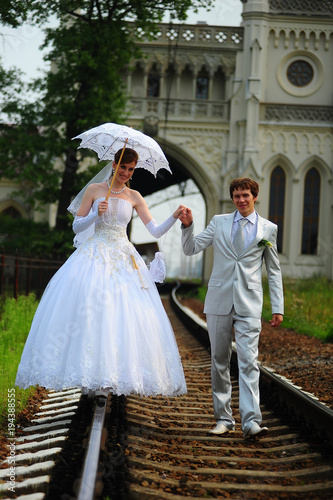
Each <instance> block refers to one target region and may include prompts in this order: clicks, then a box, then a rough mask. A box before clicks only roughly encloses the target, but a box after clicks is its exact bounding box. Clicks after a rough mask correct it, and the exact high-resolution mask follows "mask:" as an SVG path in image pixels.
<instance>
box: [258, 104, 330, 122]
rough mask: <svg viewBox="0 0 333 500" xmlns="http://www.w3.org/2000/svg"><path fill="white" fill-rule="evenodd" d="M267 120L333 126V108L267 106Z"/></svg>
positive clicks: (284, 105)
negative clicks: (322, 123)
mask: <svg viewBox="0 0 333 500" xmlns="http://www.w3.org/2000/svg"><path fill="white" fill-rule="evenodd" d="M265 120H274V121H303V122H304V121H305V122H326V123H331V124H333V106H297V105H286V104H273V105H266V106H265Z"/></svg>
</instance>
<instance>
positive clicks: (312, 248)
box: [302, 168, 320, 255]
mask: <svg viewBox="0 0 333 500" xmlns="http://www.w3.org/2000/svg"><path fill="white" fill-rule="evenodd" d="M319 201H320V175H319V172H318V170H317V169H316V168H311V169H310V170H309V171H308V173H307V174H306V177H305V183H304V204H303V232H302V254H305V255H315V254H316V253H317V245H318V228H319Z"/></svg>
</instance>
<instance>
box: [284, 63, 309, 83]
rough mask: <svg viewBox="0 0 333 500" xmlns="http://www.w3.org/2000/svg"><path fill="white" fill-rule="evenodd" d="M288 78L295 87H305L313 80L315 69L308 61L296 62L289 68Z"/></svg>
mask: <svg viewBox="0 0 333 500" xmlns="http://www.w3.org/2000/svg"><path fill="white" fill-rule="evenodd" d="M287 77H288V80H289V82H290V83H291V84H292V85H294V86H295V87H305V86H306V85H308V84H309V83H310V82H311V81H312V79H313V68H312V66H311V64H309V63H308V62H307V61H302V60H298V61H294V62H292V63H291V64H290V65H289V66H288V69H287Z"/></svg>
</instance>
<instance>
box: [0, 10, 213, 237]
mask: <svg viewBox="0 0 333 500" xmlns="http://www.w3.org/2000/svg"><path fill="white" fill-rule="evenodd" d="M6 1H7V0H6ZM8 3H9V4H11V5H12V6H13V7H15V8H19V7H20V4H21V3H22V4H23V3H24V4H25V7H24V8H23V7H22V11H21V13H22V15H21V20H22V21H23V20H25V19H28V20H29V22H31V23H32V22H33V23H37V24H38V25H40V26H44V30H45V42H44V47H47V48H48V49H49V51H48V53H47V55H46V56H45V60H46V62H49V63H50V64H51V70H50V71H49V72H48V73H47V74H46V75H45V77H44V78H40V79H38V80H36V81H35V82H34V84H33V86H32V90H33V91H34V92H35V93H37V95H38V96H39V99H37V100H36V102H33V103H28V102H24V101H23V100H22V99H21V98H19V94H20V90H22V85H23V84H22V83H20V80H19V75H16V76H15V75H14V73H6V72H4V73H2V74H0V91H1V90H2V91H4V92H5V93H6V94H7V95H6V100H5V101H4V102H3V112H4V113H6V116H7V117H8V119H7V123H2V124H1V125H0V151H1V153H0V165H1V172H0V174H1V175H3V176H5V177H8V178H15V179H17V180H18V181H20V182H21V184H22V185H23V186H24V189H25V196H26V198H27V201H28V202H29V203H30V204H31V205H33V204H35V203H36V202H41V203H47V202H55V201H57V202H58V217H57V228H58V229H64V228H65V227H66V226H67V225H68V217H67V212H66V210H67V206H68V205H69V203H70V199H71V197H72V195H73V194H74V193H76V192H77V190H78V188H79V184H80V179H79V178H78V175H77V171H78V168H79V166H80V162H81V161H82V153H80V154H78V152H77V150H76V148H77V145H78V144H75V143H72V138H73V137H74V136H75V135H77V134H79V133H81V132H83V131H84V130H87V129H89V128H92V127H94V126H96V125H99V124H101V123H103V122H118V123H124V121H125V119H126V114H125V106H126V99H127V96H126V92H125V89H124V87H123V78H122V74H123V72H124V71H126V69H127V68H128V66H129V65H130V63H131V61H132V60H133V58H135V57H137V56H138V52H137V51H138V49H137V45H136V44H135V42H136V38H135V37H136V33H137V30H138V29H140V30H141V33H142V34H145V36H147V37H148V36H152V34H154V32H155V31H156V29H157V26H156V24H157V23H158V22H160V21H161V20H162V17H163V15H164V14H165V13H166V12H170V16H171V17H173V18H176V19H178V20H179V21H183V20H185V19H186V15H187V11H188V10H189V9H192V10H196V9H197V8H198V7H202V6H204V7H207V8H208V7H209V6H210V5H211V4H212V0H192V1H191V0H162V1H158V0H44V1H39V0H34V1H32V0H31V1H27V2H8ZM15 8H13V9H12V10H9V11H8V15H9V14H11V15H14V13H15ZM0 15H1V19H2V20H3V21H4V20H5V19H7V18H6V17H5V14H4V13H3V12H2V11H0ZM50 17H52V19H53V20H55V19H56V21H57V22H56V26H54V27H53V26H52V27H50V26H46V23H47V22H48V21H49V19H50ZM10 22H11V23H12V25H13V26H15V24H13V22H14V21H13V18H12V19H11V21H10ZM15 78H17V80H16V81H15ZM17 85H19V86H20V85H21V89H18V88H16V87H17ZM84 154H87V153H84ZM59 160H60V162H61V163H59Z"/></svg>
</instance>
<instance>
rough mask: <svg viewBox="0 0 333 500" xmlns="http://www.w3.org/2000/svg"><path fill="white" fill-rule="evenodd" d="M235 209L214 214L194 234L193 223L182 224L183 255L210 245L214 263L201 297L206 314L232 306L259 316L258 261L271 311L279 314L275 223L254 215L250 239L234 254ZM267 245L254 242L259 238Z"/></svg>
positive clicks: (280, 297) (226, 311)
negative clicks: (233, 225)
mask: <svg viewBox="0 0 333 500" xmlns="http://www.w3.org/2000/svg"><path fill="white" fill-rule="evenodd" d="M234 215H235V212H233V213H232V214H222V215H215V216H214V217H213V218H212V220H211V221H210V223H209V225H208V226H207V227H206V229H204V230H203V231H202V232H201V233H200V234H198V235H197V236H194V235H193V224H192V225H191V226H190V227H188V228H185V227H184V226H182V245H183V250H184V253H185V255H193V254H196V253H199V252H201V251H202V250H205V249H206V248H207V247H209V246H210V245H212V246H213V249H214V264H213V270H212V274H211V277H210V280H209V283H208V291H207V295H206V300H205V309H204V312H205V313H206V314H222V315H224V314H229V313H230V311H231V309H232V307H233V306H234V308H235V311H236V313H237V314H239V315H240V316H250V317H261V313H262V305H263V291H262V263H263V260H264V261H265V265H266V270H267V277H268V283H269V293H270V300H271V306H272V314H283V312H284V309H283V286H282V275H281V269H280V263H279V258H278V253H277V248H276V238H277V226H276V224H273V223H272V222H270V221H268V220H266V219H263V218H262V217H260V216H259V215H258V224H257V234H256V236H255V238H254V240H253V241H252V242H251V243H250V244H249V245H248V246H247V247H246V248H245V250H244V251H243V253H241V254H240V255H237V253H236V251H235V249H234V247H233V244H232V242H231V229H232V224H233V220H234ZM263 239H264V240H267V241H269V242H270V243H272V245H273V246H271V247H264V246H258V243H259V242H260V241H261V240H263Z"/></svg>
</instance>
